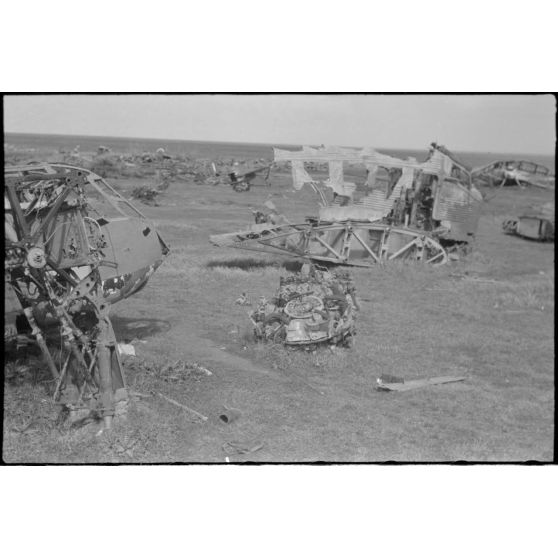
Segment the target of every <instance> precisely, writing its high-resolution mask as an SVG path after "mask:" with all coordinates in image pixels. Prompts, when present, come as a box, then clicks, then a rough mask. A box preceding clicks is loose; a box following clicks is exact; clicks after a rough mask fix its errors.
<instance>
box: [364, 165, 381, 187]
mask: <svg viewBox="0 0 558 558" xmlns="http://www.w3.org/2000/svg"><path fill="white" fill-rule="evenodd" d="M366 170H367V171H368V175H367V177H366V185H367V186H368V187H369V188H373V187H374V184H376V173H377V172H378V165H375V164H373V163H368V164H367V165H366Z"/></svg>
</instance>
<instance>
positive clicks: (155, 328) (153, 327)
mask: <svg viewBox="0 0 558 558" xmlns="http://www.w3.org/2000/svg"><path fill="white" fill-rule="evenodd" d="M111 321H112V327H113V328H114V334H115V335H116V339H117V340H118V341H123V342H124V343H129V342H130V341H132V339H143V338H145V337H152V336H154V335H157V334H158V333H165V332H167V331H169V330H170V328H171V325H170V323H169V322H167V321H166V320H157V319H155V318H125V317H123V316H112V317H111Z"/></svg>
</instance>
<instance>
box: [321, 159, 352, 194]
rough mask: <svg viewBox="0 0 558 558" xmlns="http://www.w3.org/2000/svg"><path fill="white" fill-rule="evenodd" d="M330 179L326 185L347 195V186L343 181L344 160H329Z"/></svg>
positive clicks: (338, 192)
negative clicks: (345, 186)
mask: <svg viewBox="0 0 558 558" xmlns="http://www.w3.org/2000/svg"><path fill="white" fill-rule="evenodd" d="M328 164H329V180H328V181H327V182H326V186H329V187H330V188H331V189H332V190H333V191H334V192H336V193H337V194H339V195H341V196H345V195H347V194H345V188H344V181H343V161H329V163H328Z"/></svg>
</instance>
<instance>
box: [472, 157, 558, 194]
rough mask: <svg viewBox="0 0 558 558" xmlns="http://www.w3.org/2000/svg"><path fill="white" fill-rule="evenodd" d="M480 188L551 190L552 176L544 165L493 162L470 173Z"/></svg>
mask: <svg viewBox="0 0 558 558" xmlns="http://www.w3.org/2000/svg"><path fill="white" fill-rule="evenodd" d="M471 176H472V179H473V181H474V182H475V184H477V185H480V186H491V187H493V186H536V187H538V188H545V189H553V188H554V186H555V178H554V175H553V174H552V173H551V172H550V169H548V168H547V167H545V166H544V165H539V164H537V163H533V162H531V161H493V162H492V163H489V164H488V165H484V166H482V167H478V168H476V169H473V170H472V171H471Z"/></svg>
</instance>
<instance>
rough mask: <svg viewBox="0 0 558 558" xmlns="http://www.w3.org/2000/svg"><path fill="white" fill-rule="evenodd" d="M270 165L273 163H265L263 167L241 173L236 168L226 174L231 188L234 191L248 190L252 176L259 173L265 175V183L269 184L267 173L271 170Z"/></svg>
mask: <svg viewBox="0 0 558 558" xmlns="http://www.w3.org/2000/svg"><path fill="white" fill-rule="evenodd" d="M272 166H273V164H271V165H265V166H263V167H258V168H255V169H251V170H249V171H246V172H242V173H240V172H238V170H234V171H233V172H230V173H229V175H228V176H229V180H230V183H231V186H232V188H233V190H234V191H235V192H247V191H248V190H250V185H251V184H250V183H251V182H252V180H254V178H256V175H257V174H259V173H262V174H264V175H265V176H264V181H265V184H266V185H269V174H270V172H271V167H272Z"/></svg>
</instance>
